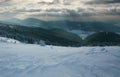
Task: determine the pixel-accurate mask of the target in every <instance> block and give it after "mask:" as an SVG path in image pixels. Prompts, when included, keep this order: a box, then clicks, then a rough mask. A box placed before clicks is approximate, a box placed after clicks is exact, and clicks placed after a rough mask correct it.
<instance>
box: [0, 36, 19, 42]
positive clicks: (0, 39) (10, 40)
mask: <svg viewBox="0 0 120 77" xmlns="http://www.w3.org/2000/svg"><path fill="white" fill-rule="evenodd" d="M0 42H4V43H20V42H19V41H17V40H14V39H10V38H6V37H0Z"/></svg>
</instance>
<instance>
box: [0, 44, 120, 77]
mask: <svg viewBox="0 0 120 77" xmlns="http://www.w3.org/2000/svg"><path fill="white" fill-rule="evenodd" d="M119 76H120V47H119V46H111V47H60V46H39V45H31V44H22V43H18V44H14V43H3V42H0V77H119Z"/></svg>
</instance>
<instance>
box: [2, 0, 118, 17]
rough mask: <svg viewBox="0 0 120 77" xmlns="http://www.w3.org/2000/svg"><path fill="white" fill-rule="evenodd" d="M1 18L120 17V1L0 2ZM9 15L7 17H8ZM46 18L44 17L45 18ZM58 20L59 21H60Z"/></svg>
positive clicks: (29, 0)
mask: <svg viewBox="0 0 120 77" xmlns="http://www.w3.org/2000/svg"><path fill="white" fill-rule="evenodd" d="M0 10H1V11H0V17H2V18H7V17H9V18H12V17H16V18H26V17H30V16H32V17H34V16H35V17H36V16H38V18H39V17H43V16H46V17H56V18H58V17H59V18H60V17H66V18H67V17H68V18H80V17H81V18H83V19H84V17H85V18H86V17H90V18H94V17H97V18H98V17H100V18H101V16H103V18H104V17H105V16H109V17H111V16H112V17H113V16H115V17H116V16H119V15H120V1H119V0H74V1H73V0H0ZM6 15H7V17H6ZM43 18H44V17H43ZM59 18H58V19H59ZM88 19H89V18H88Z"/></svg>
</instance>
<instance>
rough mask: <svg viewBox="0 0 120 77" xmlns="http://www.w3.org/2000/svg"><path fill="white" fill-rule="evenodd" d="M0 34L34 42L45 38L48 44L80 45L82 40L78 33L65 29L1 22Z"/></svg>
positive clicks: (26, 41)
mask: <svg viewBox="0 0 120 77" xmlns="http://www.w3.org/2000/svg"><path fill="white" fill-rule="evenodd" d="M0 36H3V37H9V38H14V39H16V40H19V41H21V42H25V43H32V44H33V43H39V41H40V40H44V41H45V42H46V44H48V45H62V46H80V45H81V42H82V39H81V38H80V37H79V36H78V35H76V34H74V33H70V32H67V31H65V30H59V29H54V30H47V29H43V28H36V27H26V26H19V25H10V24H9V25H6V24H0Z"/></svg>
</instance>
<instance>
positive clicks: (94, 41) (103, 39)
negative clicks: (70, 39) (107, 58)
mask: <svg viewBox="0 0 120 77" xmlns="http://www.w3.org/2000/svg"><path fill="white" fill-rule="evenodd" d="M84 43H85V44H86V45H95V46H96V45H102V46H106V45H107V46H111V45H120V35H119V34H116V33H113V32H99V33H94V34H92V35H90V36H88V37H87V38H86V39H85V40H84Z"/></svg>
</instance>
